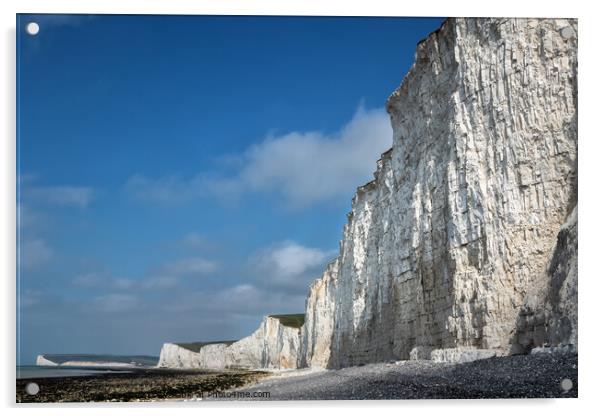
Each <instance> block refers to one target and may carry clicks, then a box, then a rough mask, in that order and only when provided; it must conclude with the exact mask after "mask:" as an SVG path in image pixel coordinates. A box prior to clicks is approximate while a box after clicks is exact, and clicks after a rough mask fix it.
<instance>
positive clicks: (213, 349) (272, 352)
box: [158, 316, 300, 370]
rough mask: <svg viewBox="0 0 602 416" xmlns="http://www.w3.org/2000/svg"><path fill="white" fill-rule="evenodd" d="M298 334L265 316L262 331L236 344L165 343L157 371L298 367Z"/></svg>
mask: <svg viewBox="0 0 602 416" xmlns="http://www.w3.org/2000/svg"><path fill="white" fill-rule="evenodd" d="M299 331H300V329H299V328H298V327H296V326H288V325H285V324H283V323H282V320H281V319H280V318H278V317H273V316H266V317H265V318H264V319H263V321H262V322H261V324H260V326H259V328H258V329H257V330H256V331H255V332H253V333H252V334H251V335H249V336H248V337H245V338H243V339H241V340H239V341H236V342H212V343H206V344H203V343H198V346H195V344H189V345H187V346H186V347H185V346H183V345H178V344H173V343H166V344H164V345H163V348H161V355H160V357H159V364H158V367H171V368H207V369H213V370H221V369H225V368H249V369H255V368H268V369H290V368H296V367H297V361H298V358H297V354H298V352H299V351H300V348H299Z"/></svg>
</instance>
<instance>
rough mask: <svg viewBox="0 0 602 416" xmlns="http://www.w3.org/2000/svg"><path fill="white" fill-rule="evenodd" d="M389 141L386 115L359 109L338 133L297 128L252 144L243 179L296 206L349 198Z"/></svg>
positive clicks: (373, 167) (373, 168) (365, 178)
mask: <svg viewBox="0 0 602 416" xmlns="http://www.w3.org/2000/svg"><path fill="white" fill-rule="evenodd" d="M391 139H392V131H391V127H390V122H389V117H388V116H387V114H386V113H385V112H384V111H380V110H372V111H366V110H364V109H363V108H362V107H360V108H359V109H358V110H357V112H356V113H355V115H354V116H353V118H352V119H351V121H350V122H349V123H347V124H346V125H345V126H344V127H343V128H342V129H341V130H340V131H339V132H337V133H335V134H332V135H328V134H324V133H321V132H309V133H296V132H295V133H289V134H286V135H284V136H277V137H269V138H268V139H266V140H265V141H264V142H262V143H260V144H259V145H256V146H254V147H252V148H251V149H250V150H249V151H248V152H247V165H246V166H245V167H244V169H243V170H242V172H241V173H240V180H241V181H242V182H243V183H244V184H246V185H249V186H250V187H251V188H252V189H255V190H259V191H276V192H278V193H280V194H281V195H282V196H283V197H284V198H285V201H286V202H287V203H288V204H290V205H292V206H295V207H304V206H307V205H311V204H313V203H316V202H320V201H327V200H330V199H332V198H339V197H349V198H351V195H352V192H353V190H354V189H355V187H357V186H359V185H362V184H363V183H364V182H366V181H367V180H369V179H370V178H371V175H372V173H373V172H374V170H375V169H376V160H377V159H378V158H379V157H380V154H381V153H382V152H384V151H386V150H387V149H388V148H389V147H390V146H391Z"/></svg>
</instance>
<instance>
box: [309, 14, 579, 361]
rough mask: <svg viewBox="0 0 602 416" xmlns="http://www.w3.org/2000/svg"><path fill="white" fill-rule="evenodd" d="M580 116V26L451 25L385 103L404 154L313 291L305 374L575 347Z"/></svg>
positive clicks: (394, 159) (352, 219)
mask: <svg viewBox="0 0 602 416" xmlns="http://www.w3.org/2000/svg"><path fill="white" fill-rule="evenodd" d="M576 105H577V22H576V21H574V20H564V19H558V20H555V19H450V20H447V21H446V22H445V23H444V25H443V26H442V28H441V29H440V30H439V31H437V32H435V33H433V34H431V35H430V36H429V37H428V38H427V39H426V40H424V41H423V42H421V43H420V44H419V45H418V47H417V51H416V62H415V63H414V65H413V67H412V68H411V70H410V71H409V73H408V74H407V76H406V77H405V79H404V80H403V82H402V84H401V86H400V87H399V88H398V89H397V90H396V91H395V92H394V93H393V94H392V95H391V97H390V98H389V100H388V103H387V109H388V111H389V114H390V116H391V122H392V126H393V131H394V137H393V147H392V149H391V150H390V151H389V152H387V153H385V154H383V156H382V158H381V160H380V161H379V162H378V166H377V171H376V173H375V179H374V181H372V182H370V183H368V184H366V185H364V186H363V187H360V188H358V191H357V194H356V195H355V197H354V199H353V205H352V211H351V213H350V214H349V221H348V223H347V225H346V226H345V229H344V233H343V240H342V242H341V247H340V255H339V257H338V258H337V259H336V260H335V262H334V263H333V264H332V265H331V266H330V267H329V269H328V270H327V271H326V272H325V274H324V276H323V277H322V278H321V279H320V280H318V281H316V282H315V283H314V284H313V286H312V287H311V290H310V293H309V296H308V302H307V311H306V324H305V327H304V328H303V331H302V340H301V346H302V348H303V350H302V352H301V354H300V356H301V357H302V358H301V360H300V364H301V365H319V366H322V365H326V366H329V367H343V366H349V365H355V364H360V363H365V362H373V361H382V360H389V359H407V358H410V353H411V352H412V350H414V353H415V354H417V352H418V351H422V352H423V354H424V352H425V351H426V352H427V354H426V355H428V354H429V353H430V352H431V351H432V350H442V349H443V350H445V349H450V351H459V350H458V348H459V349H460V350H463V351H464V350H472V349H486V350H490V351H491V353H492V354H493V353H508V352H510V347H511V346H512V345H513V344H516V345H518V346H519V347H522V348H526V349H528V348H530V347H533V346H537V344H543V343H552V344H566V343H571V344H576V276H577V273H576V222H577V219H576V215H577V214H576V211H575V212H574V214H573V215H574V219H573V220H572V221H573V222H572V223H574V227H573V228H569V231H567V229H565V228H563V229H562V230H561V227H562V225H563V223H565V221H566V220H567V217H568V216H569V214H570V213H571V211H572V209H573V207H574V206H575V205H576V201H577V110H576ZM367 139H369V138H367ZM570 230H574V235H573V234H571V232H572V231H570ZM559 232H560V235H559ZM563 235H564V237H563ZM559 246H562V247H559ZM556 253H558V254H556ZM563 253H564V254H563ZM573 254H574V256H573ZM571 256H573V257H571ZM568 258H571V259H575V260H574V262H573V263H571V264H570V265H568V266H565V265H564V264H563V263H564V262H565V261H568V260H567V259H568ZM571 261H573V260H571ZM567 269H568V271H567ZM566 275H569V276H571V277H566ZM540 288H549V289H546V290H545V291H544V292H545V293H544V294H543V299H542V300H541V301H540V304H541V306H540V309H541V308H543V309H545V311H546V312H541V313H539V314H538V317H537V318H534V319H535V320H536V321H537V322H538V325H540V326H542V327H545V328H546V329H545V331H544V332H543V335H541V336H540V337H539V339H538V340H537V342H533V336H529V335H526V336H525V334H526V333H528V332H533V330H532V326H533V325H529V324H527V325H524V323H521V319H522V318H521V316H524V314H525V308H524V307H523V303H524V302H525V298H526V296H527V295H528V294H529V293H531V292H536V291H537V290H538V289H540ZM573 294H574V296H573ZM540 297H541V296H540ZM521 314H522V315H521ZM522 320H523V321H524V319H522ZM521 325H522V326H521ZM573 327H574V330H573ZM521 331H522V334H523V336H522V338H521V337H518V335H519V332H521ZM573 333H574V336H573ZM519 338H520V339H519ZM521 343H522V344H521ZM416 348H417V349H416ZM415 349H416V350H415ZM447 355H450V354H447ZM452 355H454V354H452ZM436 356H437V357H445V356H446V354H445V353H441V352H438V353H436Z"/></svg>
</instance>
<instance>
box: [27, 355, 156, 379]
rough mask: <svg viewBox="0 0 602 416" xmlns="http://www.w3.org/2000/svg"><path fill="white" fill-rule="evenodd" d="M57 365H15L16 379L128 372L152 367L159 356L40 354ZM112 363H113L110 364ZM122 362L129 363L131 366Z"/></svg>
mask: <svg viewBox="0 0 602 416" xmlns="http://www.w3.org/2000/svg"><path fill="white" fill-rule="evenodd" d="M41 355H43V356H44V358H46V359H47V360H48V361H52V362H55V363H56V364H57V365H36V364H23V365H17V379H28V378H49V377H81V376H89V375H95V374H108V373H130V372H132V371H134V370H136V369H140V368H152V367H155V366H156V365H157V363H158V362H159V357H155V356H147V355H103V354H41ZM66 362H82V363H84V362H85V363H90V365H71V364H68V365H62V364H63V363H66ZM111 363H113V364H114V365H111ZM123 364H131V367H127V366H124V365H123Z"/></svg>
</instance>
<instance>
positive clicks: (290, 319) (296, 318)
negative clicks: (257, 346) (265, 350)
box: [268, 313, 305, 328]
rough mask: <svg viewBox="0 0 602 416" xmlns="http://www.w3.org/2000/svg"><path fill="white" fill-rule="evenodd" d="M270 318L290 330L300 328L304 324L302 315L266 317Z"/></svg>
mask: <svg viewBox="0 0 602 416" xmlns="http://www.w3.org/2000/svg"><path fill="white" fill-rule="evenodd" d="M268 316H269V317H270V318H276V319H278V320H279V321H280V323H281V324H282V325H284V326H290V327H292V328H301V326H303V323H304V322H305V314H304V313H291V314H287V315H268Z"/></svg>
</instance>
